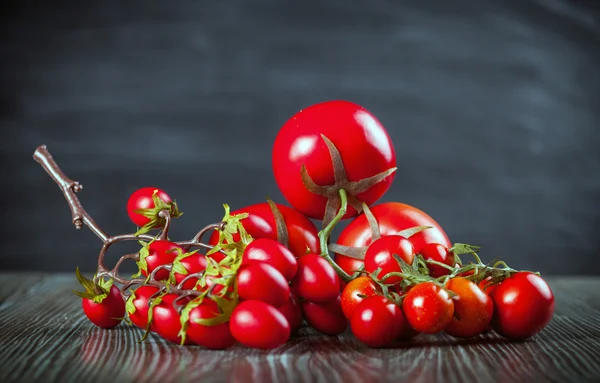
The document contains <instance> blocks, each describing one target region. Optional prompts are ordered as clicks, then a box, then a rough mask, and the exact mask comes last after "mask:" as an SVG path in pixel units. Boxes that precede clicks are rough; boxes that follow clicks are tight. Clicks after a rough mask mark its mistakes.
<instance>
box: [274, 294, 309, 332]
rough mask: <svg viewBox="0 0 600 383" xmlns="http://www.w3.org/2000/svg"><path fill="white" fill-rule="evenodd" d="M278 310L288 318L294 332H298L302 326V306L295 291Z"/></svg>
mask: <svg viewBox="0 0 600 383" xmlns="http://www.w3.org/2000/svg"><path fill="white" fill-rule="evenodd" d="M277 310H279V311H280V312H281V313H282V314H283V316H284V317H285V319H287V321H288V323H289V324H290V329H291V331H292V333H294V332H296V331H297V330H298V329H299V328H300V326H302V320H303V318H302V308H301V307H300V303H299V301H298V297H297V296H296V294H294V292H292V293H291V294H290V297H289V299H288V300H287V301H286V302H285V303H284V304H283V305H282V306H280V307H278V308H277Z"/></svg>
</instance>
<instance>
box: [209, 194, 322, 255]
mask: <svg viewBox="0 0 600 383" xmlns="http://www.w3.org/2000/svg"><path fill="white" fill-rule="evenodd" d="M276 206H277V208H278V209H279V211H280V212H281V215H282V216H283V220H284V223H285V225H286V227H287V231H288V237H289V249H290V251H291V252H292V254H294V256H295V257H296V258H299V257H301V256H303V255H304V254H306V249H307V247H308V249H309V250H310V252H311V253H317V254H318V253H320V252H321V249H320V246H319V238H318V236H317V233H318V230H317V227H316V226H315V224H314V223H312V221H311V220H310V219H308V218H307V217H305V216H304V215H302V213H300V212H299V211H297V210H295V209H293V208H291V207H288V206H285V205H280V204H276ZM240 213H248V217H246V218H244V219H242V220H241V223H242V225H243V226H244V229H246V231H247V232H248V234H250V235H251V236H252V238H254V239H255V240H256V239H259V238H269V239H272V240H274V241H277V226H276V225H275V216H274V215H273V211H272V210H271V207H270V206H269V204H268V203H267V202H262V203H257V204H254V205H250V206H246V207H244V208H241V209H238V210H235V211H232V212H231V214H232V215H235V214H240ZM233 239H234V240H235V241H239V240H240V238H239V235H238V234H235V235H234V236H233ZM218 241H219V233H218V232H216V231H215V232H213V234H212V236H211V237H210V239H209V244H210V245H215V244H216V243H217V242H218ZM211 257H213V258H214V259H215V260H217V261H221V260H222V259H223V258H224V257H225V256H224V255H223V254H221V253H214V254H212V255H211Z"/></svg>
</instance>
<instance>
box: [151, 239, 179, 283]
mask: <svg viewBox="0 0 600 383" xmlns="http://www.w3.org/2000/svg"><path fill="white" fill-rule="evenodd" d="M177 249H179V250H181V251H183V249H182V248H181V247H180V246H178V245H177V244H176V243H174V242H171V241H164V240H157V241H154V242H152V243H150V245H148V256H146V264H147V265H148V270H147V271H146V270H142V274H144V276H147V275H149V274H152V272H153V271H154V269H156V268H157V267H158V266H162V265H168V264H171V263H173V261H174V260H175V258H176V257H177V255H178V252H177ZM155 277H156V278H155V279H156V280H157V281H162V280H167V279H169V272H168V271H167V270H165V269H163V270H160V271H158V272H157V273H156V275H155Z"/></svg>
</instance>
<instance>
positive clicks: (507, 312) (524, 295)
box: [491, 272, 554, 339]
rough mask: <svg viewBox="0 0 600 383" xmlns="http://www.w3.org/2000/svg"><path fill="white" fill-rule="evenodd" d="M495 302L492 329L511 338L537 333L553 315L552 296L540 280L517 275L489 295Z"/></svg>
mask: <svg viewBox="0 0 600 383" xmlns="http://www.w3.org/2000/svg"><path fill="white" fill-rule="evenodd" d="M491 298H492V301H493V302H494V316H493V318H492V328H493V329H494V330H495V331H496V332H497V333H499V334H500V335H502V336H504V337H507V338H510V339H526V338H529V337H531V336H534V335H536V334H538V333H539V332H540V331H542V329H543V328H544V327H546V325H547V324H548V323H549V322H550V320H551V319H552V316H553V315H554V294H552V290H550V286H548V284H547V283H546V281H544V280H543V279H542V277H540V276H538V275H536V274H533V273H530V272H518V273H516V274H514V275H513V276H511V277H509V278H506V279H505V280H504V281H503V282H502V283H500V285H498V287H496V289H495V290H494V291H493V292H492V293H491Z"/></svg>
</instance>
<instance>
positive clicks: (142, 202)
mask: <svg viewBox="0 0 600 383" xmlns="http://www.w3.org/2000/svg"><path fill="white" fill-rule="evenodd" d="M155 190H158V193H157V195H158V197H159V198H160V199H161V200H163V201H164V202H165V203H169V202H172V200H171V197H169V195H168V194H167V193H165V192H164V191H163V190H161V189H159V188H153V187H145V188H141V189H138V190H136V191H135V192H133V194H132V195H131V196H130V197H129V200H128V201H127V215H129V218H130V219H131V221H133V223H135V224H136V226H139V227H142V226H144V225H146V224H147V223H149V222H150V219H149V218H147V217H144V216H143V215H141V214H139V213H136V212H135V211H136V210H139V209H152V208H154V207H156V206H155V204H154V201H153V200H152V195H153V194H154V191H155ZM159 225H160V223H157V226H159Z"/></svg>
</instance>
